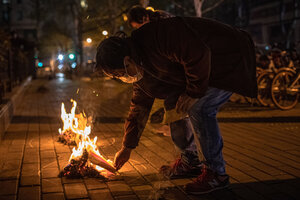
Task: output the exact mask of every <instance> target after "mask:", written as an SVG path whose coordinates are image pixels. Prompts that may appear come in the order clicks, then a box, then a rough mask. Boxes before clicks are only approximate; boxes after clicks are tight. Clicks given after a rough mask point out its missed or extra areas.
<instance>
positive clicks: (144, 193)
mask: <svg viewBox="0 0 300 200" xmlns="http://www.w3.org/2000/svg"><path fill="white" fill-rule="evenodd" d="M132 190H133V191H134V193H135V194H136V195H137V196H138V197H139V198H140V199H149V197H150V196H151V193H152V192H153V191H154V189H153V188H152V186H151V185H140V186H133V187H132Z"/></svg>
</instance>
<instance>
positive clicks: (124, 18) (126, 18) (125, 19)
mask: <svg viewBox="0 0 300 200" xmlns="http://www.w3.org/2000/svg"><path fill="white" fill-rule="evenodd" d="M122 16H123V20H124V21H125V22H126V21H127V20H128V17H127V15H125V14H123V15H122Z"/></svg>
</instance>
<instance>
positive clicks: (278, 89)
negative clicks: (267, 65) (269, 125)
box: [271, 71, 300, 110]
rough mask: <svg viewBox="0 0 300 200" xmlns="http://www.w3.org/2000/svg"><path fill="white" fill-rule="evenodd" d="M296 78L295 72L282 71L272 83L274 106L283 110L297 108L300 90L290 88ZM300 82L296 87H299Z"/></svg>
mask: <svg viewBox="0 0 300 200" xmlns="http://www.w3.org/2000/svg"><path fill="white" fill-rule="evenodd" d="M295 76H296V72H294V71H281V72H280V73H278V74H277V75H276V76H275V77H274V79H273V82H272V88H271V96H272V100H273V102H274V104H275V105H276V106H277V107H278V108H280V109H282V110H289V109H292V108H293V107H295V106H296V105H297V103H298V99H299V89H297V88H295V87H294V88H291V87H289V86H290V85H291V83H292V82H293V80H294V78H295ZM299 84H300V81H298V83H297V84H296V85H299Z"/></svg>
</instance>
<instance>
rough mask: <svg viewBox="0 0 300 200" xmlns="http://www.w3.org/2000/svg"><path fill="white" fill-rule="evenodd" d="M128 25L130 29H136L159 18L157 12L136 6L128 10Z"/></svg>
mask: <svg viewBox="0 0 300 200" xmlns="http://www.w3.org/2000/svg"><path fill="white" fill-rule="evenodd" d="M127 18H128V23H129V25H130V26H131V27H132V28H135V29H138V28H140V27H141V26H143V25H144V24H146V23H148V22H150V21H155V20H158V19H159V18H161V16H160V14H159V13H158V12H154V11H152V10H147V9H146V8H144V7H142V6H139V5H136V6H133V7H131V8H130V10H129V11H128V13H127Z"/></svg>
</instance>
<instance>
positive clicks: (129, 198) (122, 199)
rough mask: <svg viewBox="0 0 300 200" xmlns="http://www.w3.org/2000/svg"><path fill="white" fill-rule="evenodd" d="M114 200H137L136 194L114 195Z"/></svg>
mask: <svg viewBox="0 0 300 200" xmlns="http://www.w3.org/2000/svg"><path fill="white" fill-rule="evenodd" d="M115 199H116V200H139V198H138V197H137V196H136V195H126V196H116V197H115Z"/></svg>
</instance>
